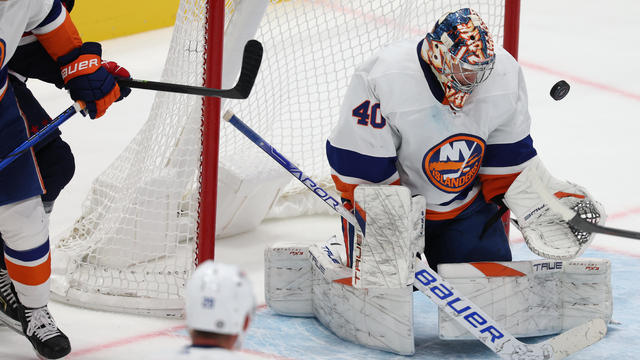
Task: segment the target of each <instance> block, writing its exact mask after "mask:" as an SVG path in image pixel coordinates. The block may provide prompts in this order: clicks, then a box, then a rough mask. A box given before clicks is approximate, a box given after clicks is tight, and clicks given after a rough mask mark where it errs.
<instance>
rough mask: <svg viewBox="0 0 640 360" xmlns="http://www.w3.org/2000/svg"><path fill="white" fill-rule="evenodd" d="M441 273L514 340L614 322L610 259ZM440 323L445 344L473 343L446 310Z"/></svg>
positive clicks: (442, 268)
mask: <svg viewBox="0 0 640 360" xmlns="http://www.w3.org/2000/svg"><path fill="white" fill-rule="evenodd" d="M438 272H439V273H440V275H442V277H443V278H444V279H446V280H447V281H448V282H449V283H450V284H451V285H453V286H454V287H455V288H456V289H457V290H458V291H460V292H461V293H462V294H464V295H465V296H467V297H468V298H469V300H471V301H472V302H474V303H475V304H476V305H478V306H479V307H480V308H481V309H482V310H483V311H485V312H486V313H487V315H489V316H490V317H491V318H493V319H494V320H495V321H496V322H498V323H499V324H500V325H501V326H504V328H505V330H507V331H508V332H509V333H511V334H512V335H514V336H516V337H528V336H540V335H549V334H555V333H559V332H563V331H567V330H569V329H571V328H573V327H575V326H578V325H581V324H583V323H585V322H587V321H589V320H591V319H594V318H600V319H603V320H604V321H605V322H609V321H610V320H611V314H612V312H613V305H612V304H613V302H612V293H611V263H610V262H609V260H606V259H587V258H584V259H575V260H568V261H560V260H533V261H514V262H484V263H470V264H469V263H463V264H440V265H439V266H438ZM453 306H455V304H453ZM438 324H439V335H440V337H441V338H443V339H473V338H474V337H473V336H472V335H471V334H470V333H469V332H468V331H467V330H466V329H464V328H463V327H462V326H460V325H459V324H458V323H457V322H456V321H455V320H454V319H452V318H451V317H450V316H449V315H447V314H446V313H444V312H443V311H442V310H439V314H438Z"/></svg>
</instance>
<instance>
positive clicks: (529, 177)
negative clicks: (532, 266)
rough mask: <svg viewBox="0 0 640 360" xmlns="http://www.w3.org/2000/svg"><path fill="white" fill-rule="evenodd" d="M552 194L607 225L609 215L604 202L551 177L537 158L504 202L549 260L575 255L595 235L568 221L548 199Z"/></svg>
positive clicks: (529, 241)
mask: <svg viewBox="0 0 640 360" xmlns="http://www.w3.org/2000/svg"><path fill="white" fill-rule="evenodd" d="M549 194H553V195H555V197H556V198H558V200H559V201H560V202H561V203H562V204H563V205H565V206H566V207H568V208H570V209H572V210H573V211H574V212H576V213H578V214H579V215H580V216H581V217H583V218H585V219H587V220H588V221H590V222H593V223H596V224H600V225H601V224H604V222H605V220H606V214H605V211H604V208H603V207H602V205H601V204H600V203H598V202H597V201H595V200H593V198H592V196H591V195H590V194H589V193H588V192H587V191H586V190H585V189H584V188H582V187H580V186H578V185H575V184H572V183H569V182H565V181H561V180H558V179H555V178H554V177H552V176H551V174H549V172H548V171H547V169H546V168H545V167H544V165H543V164H542V162H541V161H540V159H539V158H537V157H536V158H534V159H532V160H531V164H530V165H529V166H527V168H525V169H524V170H523V171H522V173H520V175H518V177H517V178H516V180H515V181H514V182H513V184H511V186H510V187H509V190H507V192H506V194H505V196H504V202H505V204H506V205H507V206H508V207H509V209H510V210H511V211H512V212H513V214H514V215H515V216H516V218H517V219H518V227H519V229H520V231H521V232H522V235H523V237H524V239H525V242H526V243H527V246H528V247H529V249H530V250H531V251H532V252H533V253H535V254H537V255H540V256H542V257H545V258H549V259H559V260H568V259H573V258H576V257H578V256H580V255H581V254H582V253H583V252H584V251H585V250H586V248H587V247H588V246H589V244H590V243H591V241H592V240H593V237H594V235H595V234H589V233H585V232H581V231H579V230H577V229H575V228H573V227H572V226H570V225H569V224H567V222H566V221H565V220H563V219H562V217H561V216H560V214H558V213H555V212H554V211H553V210H552V209H551V208H550V206H549V204H548V203H547V201H546V200H545V196H546V197H548V195H549Z"/></svg>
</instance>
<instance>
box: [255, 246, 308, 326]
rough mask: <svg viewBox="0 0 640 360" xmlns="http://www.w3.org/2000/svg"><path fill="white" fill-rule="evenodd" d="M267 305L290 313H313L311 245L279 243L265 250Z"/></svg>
mask: <svg viewBox="0 0 640 360" xmlns="http://www.w3.org/2000/svg"><path fill="white" fill-rule="evenodd" d="M264 265H265V269H264V294H265V301H266V303H267V306H269V308H270V309H271V310H273V311H274V312H276V313H278V314H282V315H288V316H313V310H312V306H311V261H309V245H301V244H290V243H276V244H273V245H271V246H268V247H267V248H265V250H264Z"/></svg>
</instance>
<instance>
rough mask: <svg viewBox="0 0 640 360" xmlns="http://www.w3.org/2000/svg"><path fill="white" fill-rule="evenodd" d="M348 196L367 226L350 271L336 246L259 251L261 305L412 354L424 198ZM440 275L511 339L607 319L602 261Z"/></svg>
mask: <svg viewBox="0 0 640 360" xmlns="http://www.w3.org/2000/svg"><path fill="white" fill-rule="evenodd" d="M354 195H355V201H356V203H357V204H358V205H359V207H360V208H361V209H362V210H363V212H362V214H361V215H364V216H359V217H360V218H361V219H363V220H364V219H366V221H365V222H362V221H361V224H360V225H361V227H362V228H363V229H364V232H365V236H362V235H363V234H361V233H360V234H358V236H357V238H356V239H357V241H356V244H355V249H354V267H353V269H352V268H349V267H346V266H344V265H343V261H342V258H344V250H343V248H342V245H341V244H339V243H338V242H337V241H336V242H335V243H332V242H331V241H329V242H326V243H319V244H313V245H300V244H275V245H272V246H270V247H268V248H267V249H266V250H265V296H266V302H267V305H268V306H269V307H270V308H271V309H272V310H273V311H274V312H276V313H279V314H282V315H288V316H315V317H316V318H318V320H320V322H322V323H323V324H324V325H325V326H326V327H327V328H329V329H330V330H331V331H333V332H334V333H335V334H336V335H337V336H339V337H340V338H342V339H345V340H347V341H351V342H354V343H356V344H360V345H364V346H367V347H370V348H374V349H379V350H384V351H390V352H394V353H397V354H402V355H410V354H413V353H414V352H415V346H414V341H413V338H414V336H413V296H412V285H411V284H412V283H413V272H414V269H413V257H414V254H416V252H418V251H419V249H420V250H421V249H422V248H423V245H424V244H423V243H422V241H424V235H423V231H424V214H423V209H424V198H422V197H421V196H418V197H415V198H413V199H412V198H411V196H410V193H409V191H408V189H406V188H404V187H402V186H359V187H357V188H356V192H355V194H354ZM439 271H440V272H441V274H442V275H443V277H444V278H445V279H447V280H449V281H451V283H452V284H453V285H455V288H456V289H457V290H459V291H460V293H462V294H464V295H467V296H469V299H470V300H472V301H473V302H474V303H476V304H478V305H479V307H480V308H481V309H482V310H484V311H486V313H487V314H488V315H489V316H491V317H492V318H494V319H495V320H496V321H497V322H498V323H499V324H500V325H501V326H504V327H505V328H506V329H508V330H509V331H510V332H512V333H513V334H514V335H516V336H538V335H544V334H553V333H558V332H561V331H563V330H567V329H569V328H572V327H573V326H574V325H577V324H582V323H584V322H586V321H589V320H591V319H593V318H601V319H603V320H605V321H609V320H610V319H611V310H612V301H611V283H610V264H609V262H608V260H600V259H578V260H574V261H549V260H538V261H522V262H503V263H473V264H442V265H441V267H440V268H439ZM487 289H490V291H486V290H487ZM532 319H535V320H536V321H532ZM439 320H440V326H439V327H440V329H439V334H440V336H441V337H442V338H444V339H469V338H472V335H471V334H469V333H468V332H467V330H465V329H464V328H462V327H461V326H460V325H459V324H457V322H456V321H455V320H453V319H451V318H450V317H448V315H446V314H444V313H441V314H440V316H439Z"/></svg>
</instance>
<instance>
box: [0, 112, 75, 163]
mask: <svg viewBox="0 0 640 360" xmlns="http://www.w3.org/2000/svg"><path fill="white" fill-rule="evenodd" d="M82 109H84V104H83V103H82V102H75V103H73V105H71V106H69V107H68V108H67V109H66V110H65V111H63V112H62V113H61V114H60V115H58V116H57V117H56V118H55V119H53V120H51V122H50V123H49V124H47V125H46V126H45V127H43V128H42V129H40V131H38V132H37V133H35V134H33V135H31V136H30V137H29V138H28V139H27V140H25V142H23V143H22V144H20V145H19V146H18V147H16V148H15V150H13V151H12V152H10V153H9V154H8V155H7V156H5V157H3V158H2V160H0V171H2V169H4V168H6V167H7V166H8V165H9V164H11V163H12V162H13V161H14V160H15V159H17V158H18V157H19V156H20V155H22V154H24V153H25V152H27V151H28V150H29V149H30V148H31V147H32V146H34V145H36V144H37V143H39V142H40V141H41V140H42V139H44V138H45V137H47V135H49V134H51V132H52V131H53V130H55V129H57V128H58V126H60V125H62V123H64V122H65V121H67V120H69V119H70V118H71V117H72V116H73V115H74V114H75V113H77V112H80V111H82Z"/></svg>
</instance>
